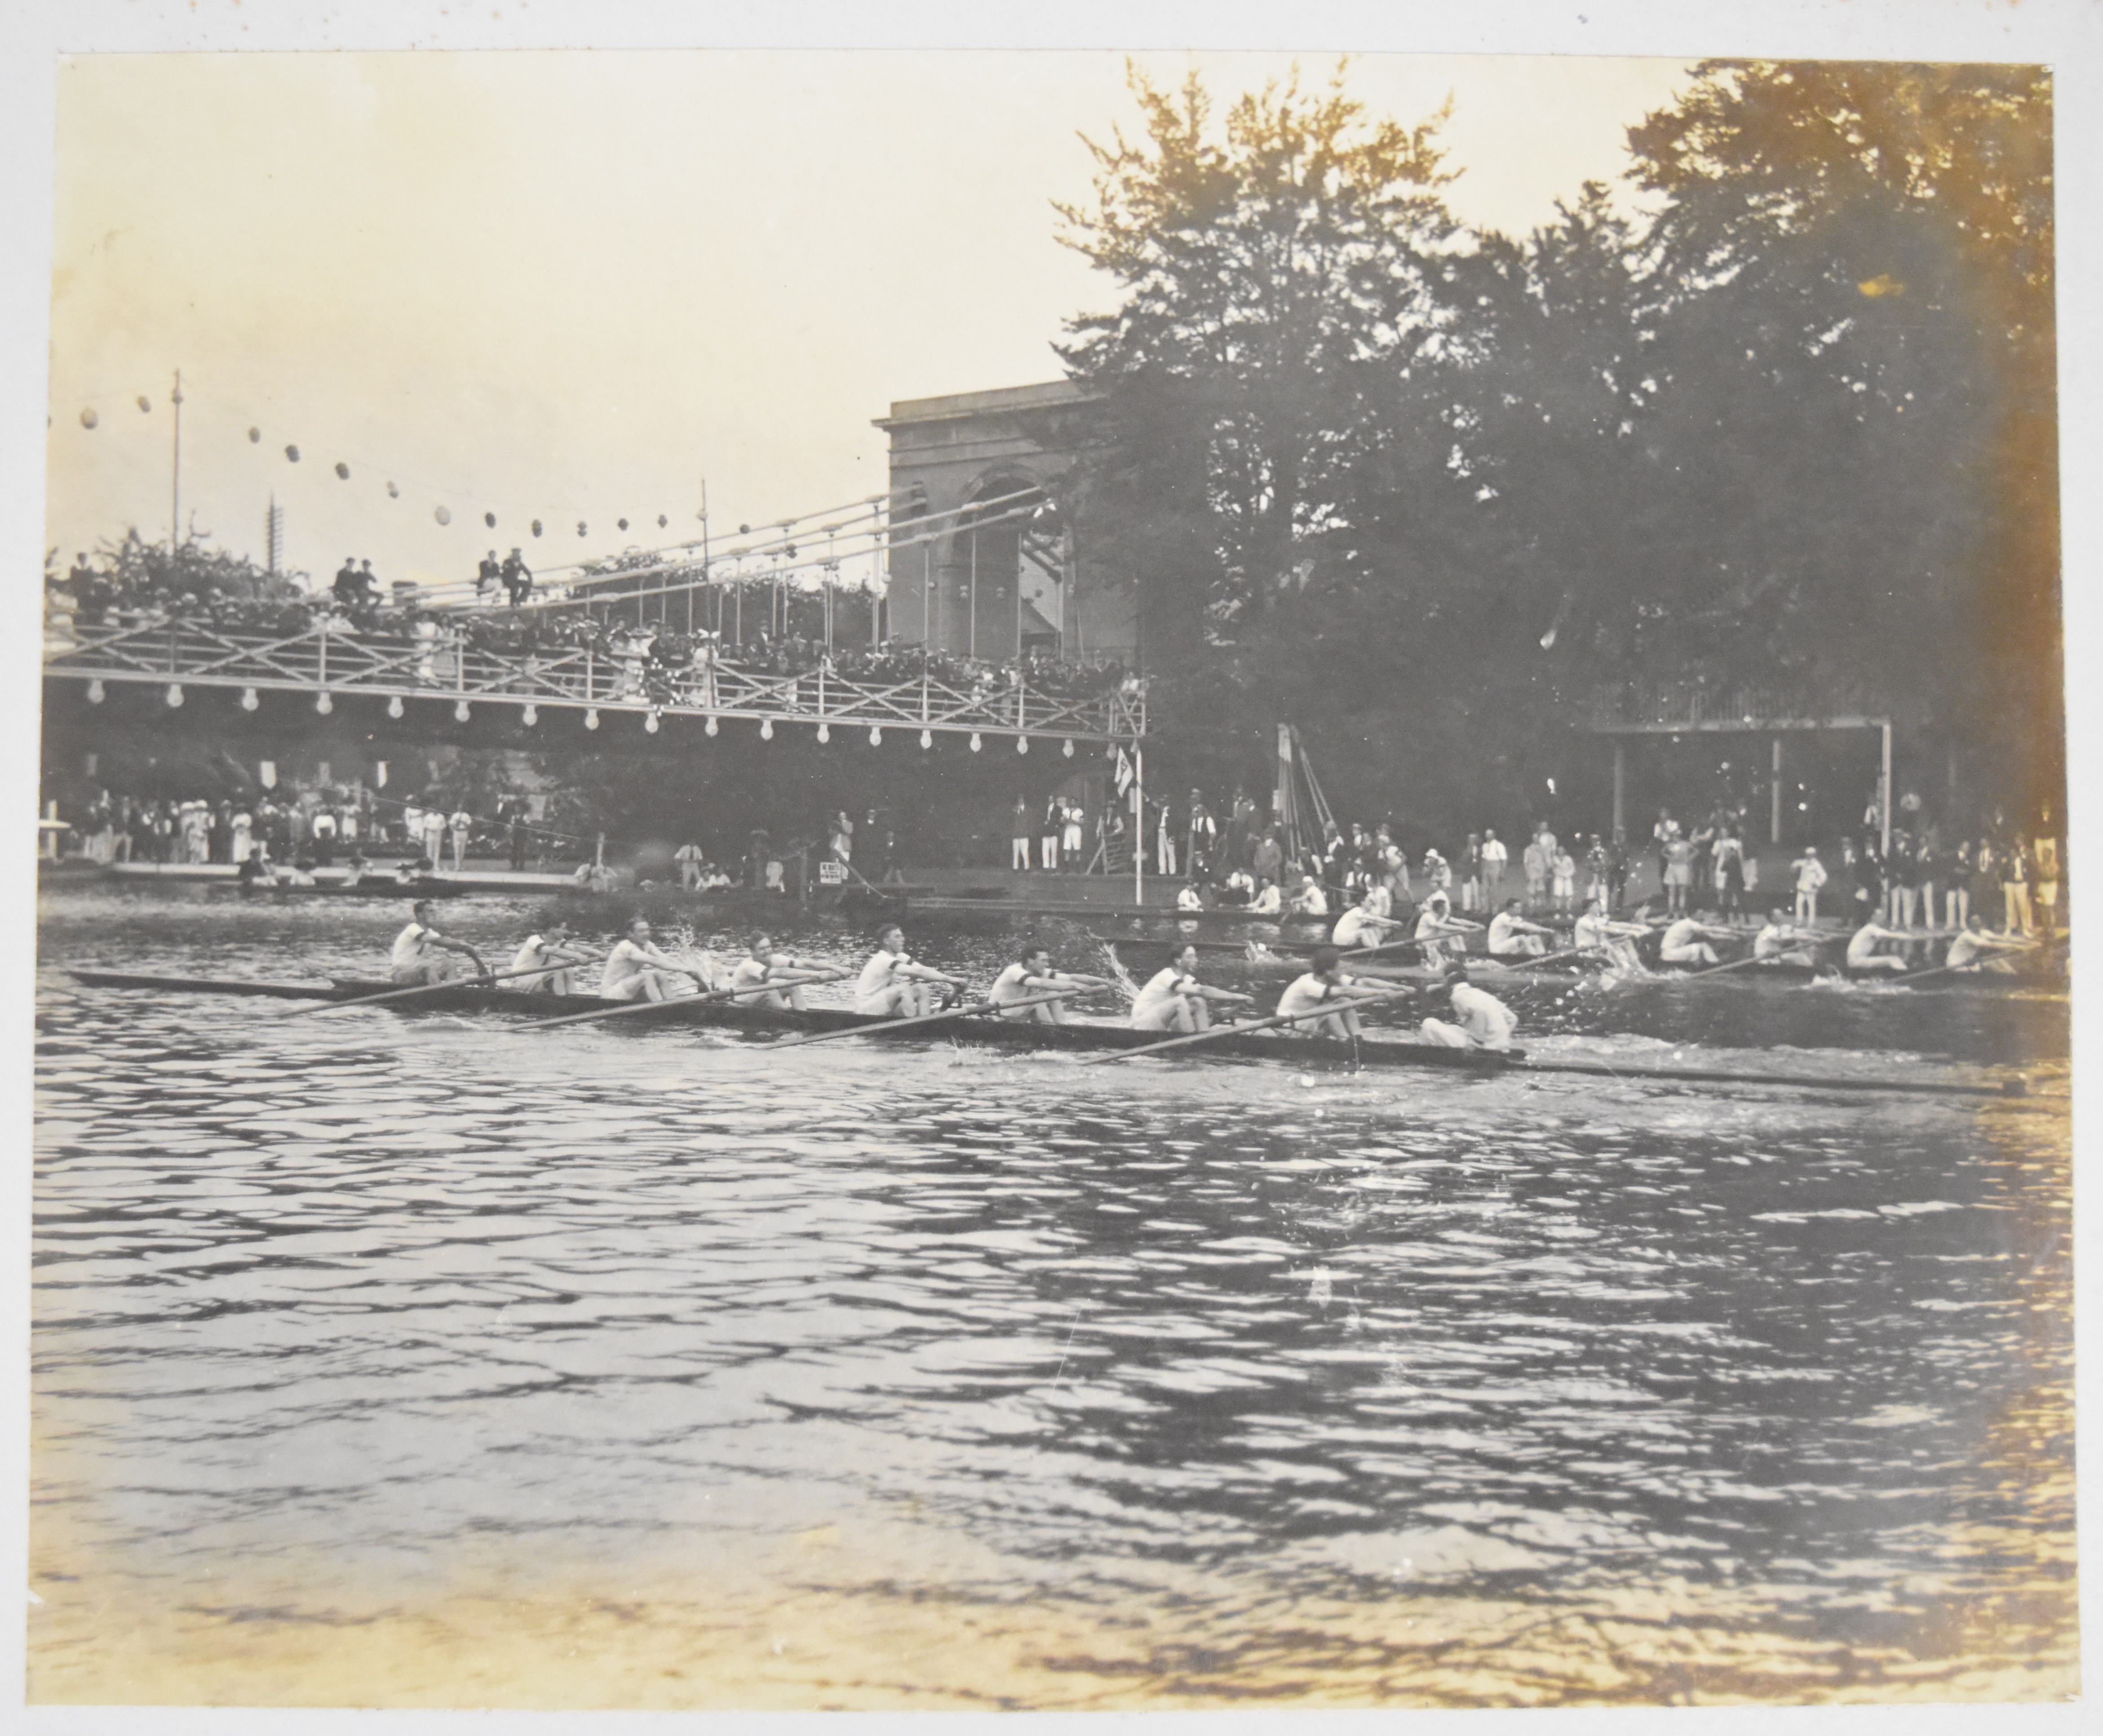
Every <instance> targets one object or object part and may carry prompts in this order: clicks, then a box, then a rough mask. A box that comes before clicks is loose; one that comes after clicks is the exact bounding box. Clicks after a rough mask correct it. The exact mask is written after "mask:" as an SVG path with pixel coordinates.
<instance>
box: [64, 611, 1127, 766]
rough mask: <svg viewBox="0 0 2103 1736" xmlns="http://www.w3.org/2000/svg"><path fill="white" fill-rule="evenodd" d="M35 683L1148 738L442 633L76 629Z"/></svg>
mask: <svg viewBox="0 0 2103 1736" xmlns="http://www.w3.org/2000/svg"><path fill="white" fill-rule="evenodd" d="M44 670H45V673H46V674H47V675H63V676H70V677H77V678H78V679H80V680H83V681H104V682H109V681H122V682H165V683H169V684H171V685H177V686H183V685H196V686H222V687H255V688H259V689H261V688H273V689H279V690H282V689H287V688H291V689H296V690H305V691H311V692H322V691H327V692H330V693H353V694H354V693H361V692H363V693H371V694H374V695H380V696H382V697H386V696H391V695H403V696H406V697H411V698H413V697H418V696H423V697H429V698H433V699H436V698H447V697H450V698H452V699H456V701H457V700H467V701H469V702H472V701H474V700H478V699H481V700H488V701H504V700H509V701H513V702H515V703H519V704H524V703H527V702H529V701H530V702H531V703H533V704H552V705H571V706H590V707H611V708H629V709H634V710H638V711H651V710H655V711H659V712H663V713H693V714H695V715H696V716H722V717H759V718H767V717H771V718H778V719H782V720H785V721H808V722H811V723H814V724H815V723H825V724H834V723H837V724H841V725H843V726H847V725H856V726H867V727H871V728H878V729H881V728H901V729H914V730H971V731H974V732H983V733H987V734H994V735H1047V736H1051V737H1055V738H1056V737H1060V736H1073V737H1078V738H1082V739H1089V740H1100V741H1110V740H1116V739H1131V738H1132V737H1133V736H1136V735H1144V734H1145V730H1146V705H1145V697H1144V695H1141V694H1140V693H1137V692H1124V691H1120V692H1114V693H1108V694H1092V695H1087V696H1085V697H1082V698H1074V697H1070V696H1068V695H1060V694H1056V693H1049V692H1045V691H1043V690H1038V689H1037V688H1034V687H1032V686H1029V682H1028V681H1027V679H1026V678H1024V679H1020V680H1018V679H1016V677H1014V676H1013V674H1012V673H1008V674H1006V675H1003V677H1001V678H1000V679H999V680H998V682H993V683H990V684H987V683H981V684H979V685H977V686H971V687H964V686H958V685H954V684H953V683H951V682H946V681H944V680H941V679H940V678H938V677H935V676H933V675H931V674H928V673H919V674H915V675H913V676H910V677H903V678H897V677H892V678H885V677H850V676H844V675H842V674H839V673H837V672H836V671H834V670H831V669H827V668H820V669H807V670H803V671H802V672H800V673H794V674H785V673H776V672H774V671H771V670H766V669H755V668H748V667H746V666H745V665H743V664H739V663H737V662H736V661H735V660H733V659H725V660H722V661H720V662H705V663H697V664H693V665H691V666H687V667H683V668H678V669H675V670H670V671H667V670H665V668H662V667H661V666H660V667H656V668H653V667H651V665H650V664H647V662H646V661H645V659H642V658H639V657H633V656H622V655H620V654H619V653H618V652H616V653H615V654H613V655H607V654H605V653H602V652H600V651H598V650H594V649H591V648H589V647H585V646H576V647H550V648H548V649H545V650H540V651H536V652H533V653H531V654H518V653H505V652H501V651H496V650H489V649H487V648H483V647H479V646H460V645H457V644H456V643H454V642H451V641H450V640H449V639H447V637H444V636H443V635H442V634H434V635H431V636H427V637H416V638H410V639H403V638H401V637H385V638H380V637H371V638H368V637H365V636H363V635H362V634H358V633H354V632H346V631H345V630H344V629H343V628H340V627H332V628H325V627H319V626H317V627H313V628H308V629H305V630H304V631H302V632H299V633H285V634H282V635H272V634H269V633H254V632H247V631H238V632H237V631H228V630H225V629H221V628H215V627H211V626H209V625H207V624H202V623H198V622H196V621H181V620H176V621H158V622H152V623H134V624H119V625H109V626H75V627H72V628H67V629H64V630H63V631H61V632H60V633H56V634H51V635H47V638H46V642H45V653H44Z"/></svg>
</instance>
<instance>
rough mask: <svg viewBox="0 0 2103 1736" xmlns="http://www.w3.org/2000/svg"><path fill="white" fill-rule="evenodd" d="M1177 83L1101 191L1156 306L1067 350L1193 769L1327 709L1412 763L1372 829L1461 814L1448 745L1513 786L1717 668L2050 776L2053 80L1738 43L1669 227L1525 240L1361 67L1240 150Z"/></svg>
mask: <svg viewBox="0 0 2103 1736" xmlns="http://www.w3.org/2000/svg"><path fill="white" fill-rule="evenodd" d="M1134 90H1135V94H1136V95H1137V97H1138V99H1139V101H1140V108H1141V111H1142V113H1143V115H1144V117H1145V122H1146V131H1147V136H1146V139H1145V141H1144V142H1143V143H1141V144H1131V143H1127V141H1126V140H1124V139H1123V137H1121V136H1120V137H1119V138H1118V139H1117V140H1115V142H1114V144H1113V145H1112V146H1110V147H1109V148H1097V149H1096V159H1097V164H1098V173H1097V182H1096V204H1095V206H1093V207H1092V209H1091V211H1089V212H1088V213H1087V214H1085V215H1083V213H1081V212H1079V211H1075V210H1072V209H1068V210H1066V211H1065V213H1064V215H1065V217H1066V219H1067V221H1068V228H1069V234H1068V239H1069V242H1070V243H1071V244H1073V245H1075V246H1079V247H1080V248H1081V249H1082V251H1084V252H1085V253H1087V255H1088V257H1090V258H1091V259H1092V260H1095V261H1096V263H1097V264H1100V265H1101V266H1103V267H1104V268H1105V269H1106V270H1107V271H1109V273H1111V274H1112V275H1113V277H1114V279H1115V281H1116V282H1117V283H1118V286H1119V287H1120V289H1121V291H1123V300H1122V302H1121V304H1120V306H1119V308H1118V311H1117V312H1116V313H1110V314H1103V315H1095V316H1090V317H1087V318H1083V319H1081V320H1078V321H1076V322H1074V323H1073V326H1072V328H1071V329H1072V331H1073V334H1074V342H1073V343H1072V344H1069V346H1068V347H1067V348H1066V349H1064V350H1063V351H1062V352H1061V353H1062V354H1063V355H1064V356H1065V359H1066V360H1067V362H1068V364H1069V367H1070V368H1071V370H1072V371H1073V372H1074V375H1076V377H1078V378H1079V379H1081V380H1084V381H1086V382H1087V383H1088V384H1091V385H1092V386H1093V387H1095V388H1096V389H1097V390H1098V391H1100V393H1102V394H1103V399H1104V415H1103V420H1102V433H1103V444H1102V446H1101V447H1100V450H1099V451H1098V453H1097V454H1096V459H1095V461H1094V462H1093V463H1092V465H1091V466H1090V469H1089V477H1088V487H1089V495H1088V502H1087V528H1088V531H1089V532H1090V534H1091V535H1092V537H1093V539H1094V541H1095V545H1096V548H1097V550H1098V553H1100V554H1102V555H1104V556H1105V559H1106V560H1107V562H1108V564H1109V565H1111V566H1114V567H1116V568H1118V569H1121V570H1122V571H1124V572H1126V573H1127V574H1129V575H1132V576H1133V578H1134V579H1136V582H1137V583H1138V584H1139V585H1140V594H1141V598H1142V604H1143V607H1144V616H1143V618H1144V619H1145V622H1146V624H1147V627H1148V630H1149V642H1148V645H1147V646H1146V652H1147V656H1148V661H1149V664H1150V665H1152V666H1153V667H1154V668H1155V669H1156V670H1158V671H1160V672H1162V673H1163V675H1164V676H1165V677H1166V679H1165V681H1164V682H1163V686H1164V688H1165V690H1166V694H1167V698H1168V699H1169V704H1168V705H1167V706H1166V707H1164V708H1162V709H1163V710H1166V711H1167V712H1168V713H1170V715H1171V716H1172V725H1171V728H1170V730H1169V733H1168V736H1167V742H1166V743H1165V745H1168V746H1171V747H1174V748H1179V749H1180V750H1182V751H1183V752H1184V753H1185V757H1189V758H1191V759H1193V760H1194V761H1197V762H1198V763H1194V765H1193V766H1192V769H1193V770H1194V771H1195V770H1199V769H1200V768H1201V766H1203V762H1204V761H1205V760H1206V759H1207V757H1208V756H1209V757H1213V758H1216V759H1218V760H1219V761H1220V766H1219V769H1218V770H1216V772H1214V773H1213V775H1219V776H1221V777H1226V776H1231V775H1238V773H1239V772H1240V770H1242V769H1243V767H1244V766H1247V765H1249V764H1252V763H1253V762H1254V761H1255V760H1256V757H1259V756H1260V753H1261V752H1262V747H1261V744H1262V742H1263V741H1264V739H1265V734H1266V730H1265V726H1267V724H1268V722H1269V721H1270V720H1271V719H1273V718H1276V717H1292V718H1293V719H1294V720H1295V721H1300V723H1301V724H1302V725H1303V727H1307V728H1309V732H1310V735H1312V736H1313V737H1314V739H1316V740H1317V741H1318V742H1319V741H1323V740H1326V741H1327V743H1328V744H1330V745H1331V746H1332V747H1333V748H1338V749H1343V750H1345V752H1343V753H1340V754H1338V755H1337V756H1336V760H1335V761H1332V763H1333V764H1336V766H1337V767H1338V772H1339V775H1345V774H1344V773H1343V771H1342V762H1343V761H1345V760H1349V759H1353V758H1355V759H1356V760H1358V761H1364V760H1366V759H1367V757H1368V756H1367V754H1366V753H1364V752H1363V751H1361V750H1365V749H1372V750H1373V752H1372V755H1371V756H1370V757H1371V758H1372V760H1373V761H1376V762H1377V763H1376V764H1375V765H1374V766H1372V769H1371V770H1368V771H1367V772H1365V773H1364V774H1363V778H1364V781H1365V783H1366V784H1367V788H1366V789H1365V790H1364V791H1363V792H1362V793H1354V805H1355V806H1358V807H1359V808H1360V810H1361V811H1376V810H1378V809H1379V808H1380V807H1381V806H1385V803H1386V802H1388V801H1395V802H1402V803H1409V802H1413V801H1425V802H1429V803H1433V804H1434V805H1436V804H1438V803H1439V802H1440V801H1443V794H1442V792H1441V791H1440V790H1439V789H1438V788H1434V786H1435V785H1436V784H1437V783H1438V776H1437V775H1436V773H1435V772H1432V773H1427V772H1426V771H1425V769H1424V762H1425V761H1427V760H1428V761H1434V762H1435V761H1440V760H1442V759H1443V760H1447V761H1451V762H1452V764H1453V765H1454V766H1457V767H1458V768H1460V769H1461V780H1458V781H1465V784H1466V785H1467V786H1468V790H1467V793H1468V796H1469V799H1470V800H1477V801H1482V800H1487V801H1494V802H1496V804H1497V805H1498V807H1499V809H1500V810H1503V809H1504V808H1505V806H1506V805H1508V804H1509V805H1513V806H1520V805H1523V804H1525V803H1527V801H1531V800H1532V799H1533V797H1532V793H1535V792H1537V791H1539V790H1540V789H1541V788H1542V787H1543V786H1544V785H1545V779H1546V778H1547V777H1549V776H1554V775H1558V770H1559V769H1560V768H1561V766H1563V762H1564V761H1567V759H1568V757H1570V748H1569V744H1568V740H1567V730H1565V728H1564V727H1563V726H1567V725H1568V724H1569V723H1572V722H1573V721H1580V720H1581V719H1582V718H1583V717H1585V716H1586V715H1587V714H1588V713H1589V708H1591V706H1592V705H1593V704H1594V702H1595V699H1596V697H1597V695H1598V693H1599V691H1600V690H1601V689H1602V688H1603V687H1609V688H1611V687H1612V686H1614V685H1615V684H1620V683H1627V684H1635V685H1640V684H1644V683H1663V684H1670V685H1684V684H1687V683H1696V684H1699V685H1701V686H1706V687H1709V688H1710V689H1713V690H1719V691H1721V690H1735V689H1744V688H1750V689H1754V690H1757V691H1758V692H1759V693H1760V694H1762V695H1767V696H1768V697H1770V698H1771V699H1772V701H1773V703H1774V704H1776V705H1777V706H1780V707H1783V708H1789V709H1792V710H1798V709H1808V710H1809V711H1810V713H1812V714H1813V715H1834V714H1835V713H1841V712H1845V711H1854V710H1858V709H1860V708H1862V707H1864V706H1870V707H1873V708H1876V709H1878V710H1883V709H1889V710H1890V711H1892V713H1894V714H1895V715H1896V716H1897V717H1899V719H1900V720H1901V722H1902V723H1903V724H1905V725H1906V726H1909V727H1910V730H1912V731H1913V732H1914V735H1915V737H1916V739H1923V740H1927V741H1935V740H1942V741H1951V740H1961V739H1968V740H1972V741H1975V742H1976V741H1978V740H1981V739H1995V740H1997V741H1998V742H1999V743H2000V744H2003V745H2004V746H2005V747H2006V748H2007V753H2005V754H2004V755H2003V764H2004V765H2006V766H2011V767H2012V766H2013V765H2014V763H2015V762H2016V761H2017V760H2018V759H2019V758H2024V757H2027V759H2028V760H2029V761H2030V763H2029V764H2028V765H2027V766H2025V771H2026V772H2027V773H2029V774H2030V775H2034V776H2035V777H2036V778H2037V779H2039V783H2038V784H2037V786H2036V788H2035V789H2034V791H2033V792H2032V793H2033V795H2034V796H2036V797H2043V798H2044V799H2049V796H2050V792H2051V791H2052V788H2053V787H2054V785H2055V784H2056V781H2057V779H2058V778H2059V776H2060V773H2059V770H2058V767H2057V765H2056V762H2055V761H2052V752H2051V750H2049V749H2048V750H2047V754H2046V757H2045V762H2043V763H2039V762H2038V759H2037V756H2036V754H2035V753H2034V751H2033V750H2034V749H2036V748H2039V746H2041V745H2043V744H2055V745H2056V743H2057V741H2058V740H2059V739H2060V735H2061V730H2062V727H2063V726H2062V723H2061V711H2060V708H2059V699H2058V682H2059V656H2058V637H2057V634H2058V625H2057V623H2058V611H2057V571H2058V567H2057V518H2056V446H2055V437H2054V428H2055V423H2056V406H2055V402H2054V398H2053V392H2052V380H2053V368H2054V357H2053V353H2052V229H2051V211H2052V162H2051V144H2050V120H2051V113H2050V96H2049V87H2048V82H2047V78H2046V76H2045V74H2043V73H2042V72H2041V71H2039V70H2038V69H2027V68H2007V67H1936V68H1916V67H1905V66H1889V65H1852V64H1754V65H1746V64H1723V63H1709V64H1703V65H1701V66H1700V67H1697V68H1696V69H1694V72H1693V73H1692V82H1691V84H1690V87H1689V89H1688V91H1687V95H1685V97H1684V98H1683V100H1681V101H1680V102H1679V103H1678V104H1677V105H1676V106H1675V107H1674V108H1673V109H1670V110H1667V111H1664V112H1661V113H1656V114H1653V115H1652V116H1650V117H1648V118H1647V119H1646V120H1645V121H1644V122H1643V124H1642V125H1641V126H1639V127H1635V128H1633V129H1631V131H1630V134H1629V144H1630V149H1631V154H1632V164H1631V169H1630V171H1629V172H1630V177H1631V179H1633V180H1634V181H1635V182H1636V183H1637V184H1638V186H1639V187H1640V188H1641V189H1643V191H1644V192H1645V193H1647V195H1648V198H1647V201H1646V202H1647V205H1648V206H1649V214H1648V215H1647V216H1645V217H1643V218H1640V219H1637V218H1633V217H1631V216H1630V215H1627V214H1626V212H1625V210H1624V209H1623V208H1622V207H1621V206H1617V205H1616V202H1614V201H1613V200H1612V198H1610V196H1609V194H1608V192H1607V189H1606V188H1604V187H1603V186H1600V185H1598V184H1590V185H1588V186H1586V187H1585V189H1582V191H1581V194H1580V196H1579V197H1578V198H1577V199H1576V202H1574V203H1573V204H1570V205H1567V206H1561V207H1559V208H1558V213H1557V217H1556V220H1555V221H1554V222H1553V223H1552V224H1549V225H1547V226H1546V227H1545V228H1543V229H1541V230H1538V231H1536V233H1534V234H1533V235H1532V236H1531V237H1529V238H1527V240H1526V241H1525V242H1523V243H1519V242H1514V241H1511V240H1509V239H1507V238H1503V237H1501V236H1497V235H1494V234H1482V235H1473V234H1468V233H1463V232H1461V231H1460V230H1459V229H1456V226H1455V224H1453V222H1452V220H1451V219H1450V218H1449V217H1448V216H1447V214H1446V212H1445V211H1444V208H1443V204H1442V202H1441V200H1440V195H1439V189H1440V188H1441V187H1442V186H1443V184H1445V183H1446V182H1447V180H1448V179H1449V177H1448V175H1447V173H1446V171H1444V169H1443V166H1442V165H1441V161H1440V158H1439V154H1438V151H1437V149H1435V143H1434V141H1435V135H1436V127H1437V125H1438V118H1434V119H1433V120H1432V121H1431V122H1427V123H1426V124H1425V125H1423V126H1421V127H1416V128H1415V129H1405V128H1403V127H1401V126H1399V125H1398V124H1397V123H1394V122H1374V121H1372V120H1370V119H1369V118H1367V117H1366V116H1365V115H1364V114H1363V113H1362V112H1361V111H1360V110H1359V109H1358V106H1357V105H1356V104H1354V103H1353V102H1352V101H1351V100H1349V97H1348V96H1347V95H1345V91H1344V89H1343V87H1342V84H1341V82H1340V74H1339V78H1337V79H1336V80H1333V81H1332V82H1331V84H1330V85H1329V87H1327V89H1326V90H1325V91H1323V93H1321V94H1320V95H1318V96H1313V97H1309V96H1306V95H1303V94H1302V93H1301V92H1300V91H1299V89H1298V87H1296V85H1288V86H1287V87H1285V88H1284V89H1283V91H1279V90H1276V89H1269V90H1266V91H1264V92H1263V93H1261V94H1260V95H1256V96H1247V97H1243V99H1241V100H1240V101H1238V103H1236V104H1234V106H1233V108H1232V109H1230V110H1229V113H1228V116H1227V125H1226V127H1225V142H1224V144H1217V143H1215V142H1213V140H1212V129H1211V127H1210V119H1211V108H1210V104H1209V103H1208V101H1207V98H1206V95H1205V93H1204V92H1203V89H1202V88H1201V87H1199V86H1198V83H1197V82H1195V80H1193V81H1191V82H1189V83H1187V84H1186V85H1185V87H1184V88H1183V89H1182V90H1181V91H1180V92H1178V93H1176V95H1173V96H1171V95H1166V94H1164V93H1162V92H1160V91H1156V90H1154V88H1153V87H1150V86H1149V85H1147V84H1146V83H1145V81H1144V80H1143V79H1139V78H1135V80H1134ZM1172 622H1177V623H1180V632H1179V631H1176V630H1172V628H1171V626H1170V625H1169V624H1170V623H1172ZM1201 624H1202V631H1201V630H1200V628H1201ZM1207 769H1209V768H1207ZM1447 781H1448V782H1449V783H1450V782H1454V781H1456V780H1455V779H1452V777H1451V776H1450V775H1449V777H1448V779H1447Z"/></svg>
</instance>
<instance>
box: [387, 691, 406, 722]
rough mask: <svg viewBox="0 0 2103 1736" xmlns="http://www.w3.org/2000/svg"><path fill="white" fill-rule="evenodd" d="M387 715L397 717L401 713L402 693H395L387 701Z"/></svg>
mask: <svg viewBox="0 0 2103 1736" xmlns="http://www.w3.org/2000/svg"><path fill="white" fill-rule="evenodd" d="M387 715H388V716H389V717H400V716H401V715H402V695H400V694H396V695H394V697H393V699H389V701H388V702H387Z"/></svg>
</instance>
